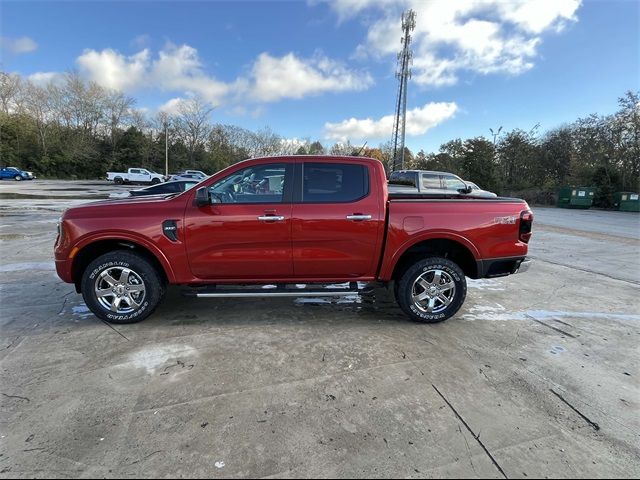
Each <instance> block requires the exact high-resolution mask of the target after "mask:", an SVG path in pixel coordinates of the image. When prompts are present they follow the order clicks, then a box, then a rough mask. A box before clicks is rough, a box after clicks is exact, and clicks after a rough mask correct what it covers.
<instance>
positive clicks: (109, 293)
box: [93, 267, 146, 313]
mask: <svg viewBox="0 0 640 480" xmlns="http://www.w3.org/2000/svg"><path fill="white" fill-rule="evenodd" d="M93 291H94V293H95V295H96V299H97V300H98V302H99V303H100V305H101V306H102V307H103V308H105V309H106V310H109V311H111V312H114V313H131V312H133V311H135V310H136V309H137V308H139V307H140V305H142V302H143V301H144V297H145V294H146V290H145V286H144V281H143V280H142V278H141V277H140V275H138V274H137V273H136V272H134V271H133V270H131V269H130V268H124V267H110V268H107V269H105V270H103V271H102V272H100V274H99V275H98V276H97V277H96V281H95V283H94V287H93Z"/></svg>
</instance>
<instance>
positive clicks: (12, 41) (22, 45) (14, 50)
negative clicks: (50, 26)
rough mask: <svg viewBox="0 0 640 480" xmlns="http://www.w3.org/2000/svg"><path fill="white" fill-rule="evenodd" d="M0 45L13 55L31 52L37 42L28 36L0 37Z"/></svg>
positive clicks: (35, 47) (36, 45)
mask: <svg viewBox="0 0 640 480" xmlns="http://www.w3.org/2000/svg"><path fill="white" fill-rule="evenodd" d="M0 46H2V49H3V50H6V51H7V52H9V53H11V54H13V55H21V54H23V53H31V52H33V51H35V50H36V49H37V48H38V44H37V43H36V42H35V40H33V39H32V38H29V37H19V38H9V37H0Z"/></svg>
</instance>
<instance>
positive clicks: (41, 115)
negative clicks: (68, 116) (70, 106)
mask: <svg viewBox="0 0 640 480" xmlns="http://www.w3.org/2000/svg"><path fill="white" fill-rule="evenodd" d="M53 90H54V87H53V85H51V84H49V85H48V86H46V87H39V86H37V85H34V84H33V83H30V82H26V83H25V87H24V109H25V112H26V113H27V114H28V115H29V116H31V118H32V119H33V122H34V124H35V126H36V130H37V131H38V138H39V139H40V146H41V147H42V154H43V155H45V156H46V155H47V137H48V134H49V131H50V130H51V128H52V127H53V120H54V118H55V113H56V112H55V108H54V107H55V105H54V103H53V101H52V99H53V95H52V92H53Z"/></svg>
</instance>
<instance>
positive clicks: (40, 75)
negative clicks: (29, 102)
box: [27, 72, 64, 87]
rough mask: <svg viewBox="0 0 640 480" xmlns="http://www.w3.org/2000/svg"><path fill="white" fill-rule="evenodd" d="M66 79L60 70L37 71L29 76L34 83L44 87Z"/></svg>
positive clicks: (28, 78)
mask: <svg viewBox="0 0 640 480" xmlns="http://www.w3.org/2000/svg"><path fill="white" fill-rule="evenodd" d="M63 79H64V74H62V73H60V72H36V73H32V74H31V75H29V76H28V77H27V80H29V81H30V82H31V83H33V84H34V85H37V86H39V87H44V86H46V85H49V84H51V83H54V84H55V83H61V82H62V81H63Z"/></svg>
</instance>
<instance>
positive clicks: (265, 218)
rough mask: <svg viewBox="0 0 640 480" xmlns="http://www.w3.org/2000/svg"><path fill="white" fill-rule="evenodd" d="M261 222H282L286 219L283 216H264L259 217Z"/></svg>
mask: <svg viewBox="0 0 640 480" xmlns="http://www.w3.org/2000/svg"><path fill="white" fill-rule="evenodd" d="M258 220H260V221H261V222H281V221H282V220H284V217H283V216H281V215H262V216H260V217H258Z"/></svg>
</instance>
